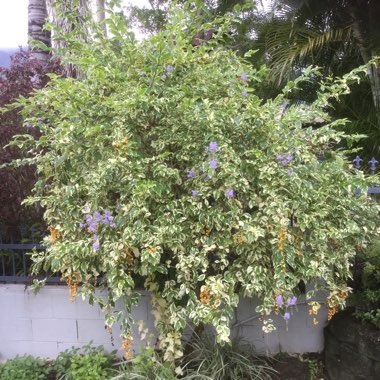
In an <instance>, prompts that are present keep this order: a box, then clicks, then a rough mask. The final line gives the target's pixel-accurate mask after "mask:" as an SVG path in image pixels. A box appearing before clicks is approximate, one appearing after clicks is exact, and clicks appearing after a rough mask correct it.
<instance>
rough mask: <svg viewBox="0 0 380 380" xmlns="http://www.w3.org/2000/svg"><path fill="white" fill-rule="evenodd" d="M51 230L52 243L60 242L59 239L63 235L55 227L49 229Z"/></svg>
mask: <svg viewBox="0 0 380 380" xmlns="http://www.w3.org/2000/svg"><path fill="white" fill-rule="evenodd" d="M49 230H50V237H51V241H52V242H53V243H55V242H56V241H57V240H59V238H60V237H61V234H60V232H59V231H58V230H57V229H56V228H54V227H49Z"/></svg>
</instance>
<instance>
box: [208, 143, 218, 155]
mask: <svg viewBox="0 0 380 380" xmlns="http://www.w3.org/2000/svg"><path fill="white" fill-rule="evenodd" d="M208 150H209V152H211V153H214V152H216V151H217V150H218V144H217V143H216V142H215V141H211V142H210V147H209V148H208Z"/></svg>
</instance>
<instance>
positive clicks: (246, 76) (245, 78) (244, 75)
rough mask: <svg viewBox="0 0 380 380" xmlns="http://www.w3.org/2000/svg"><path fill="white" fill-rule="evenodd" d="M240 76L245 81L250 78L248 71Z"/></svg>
mask: <svg viewBox="0 0 380 380" xmlns="http://www.w3.org/2000/svg"><path fill="white" fill-rule="evenodd" d="M240 78H241V79H243V81H244V82H245V81H246V80H247V79H248V75H247V74H246V73H243V74H241V75H240Z"/></svg>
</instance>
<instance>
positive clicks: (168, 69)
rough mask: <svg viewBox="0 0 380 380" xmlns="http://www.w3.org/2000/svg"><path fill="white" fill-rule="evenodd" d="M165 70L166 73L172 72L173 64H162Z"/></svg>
mask: <svg viewBox="0 0 380 380" xmlns="http://www.w3.org/2000/svg"><path fill="white" fill-rule="evenodd" d="M164 68H165V70H166V71H167V72H168V73H172V72H173V71H174V67H173V66H170V65H168V66H164Z"/></svg>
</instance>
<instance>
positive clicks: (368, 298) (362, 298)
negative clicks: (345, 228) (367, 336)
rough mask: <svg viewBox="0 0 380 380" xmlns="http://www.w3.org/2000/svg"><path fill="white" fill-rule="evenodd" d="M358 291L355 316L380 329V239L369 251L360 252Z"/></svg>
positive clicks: (358, 258) (355, 300)
mask: <svg viewBox="0 0 380 380" xmlns="http://www.w3.org/2000/svg"><path fill="white" fill-rule="evenodd" d="M356 266H357V267H358V268H359V271H358V272H359V273H358V275H357V289H355V294H354V296H353V297H352V299H353V302H354V304H355V306H356V312H355V316H356V317H357V318H359V319H361V320H362V321H367V322H370V323H372V324H373V325H375V326H376V327H377V328H380V239H377V240H375V241H374V242H373V244H372V245H371V246H370V247H369V249H367V250H364V251H362V252H359V254H358V257H357V265H356Z"/></svg>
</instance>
